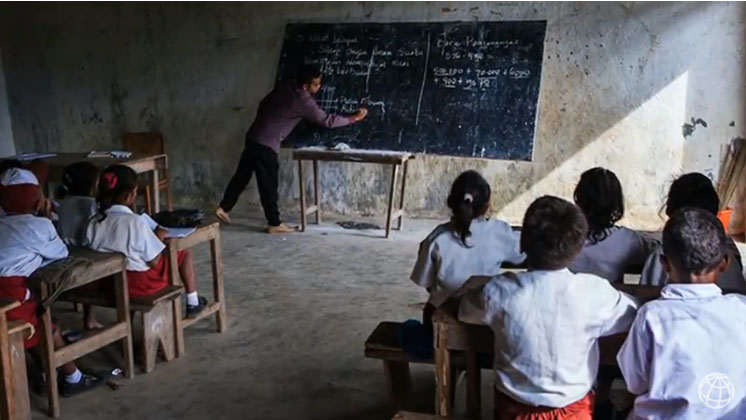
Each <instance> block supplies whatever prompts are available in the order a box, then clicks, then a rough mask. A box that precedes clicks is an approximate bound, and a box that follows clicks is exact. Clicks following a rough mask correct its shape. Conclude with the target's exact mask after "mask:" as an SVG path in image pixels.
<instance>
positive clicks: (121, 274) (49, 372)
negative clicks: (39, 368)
mask: <svg viewBox="0 0 746 420" xmlns="http://www.w3.org/2000/svg"><path fill="white" fill-rule="evenodd" d="M70 254H71V255H75V256H79V257H83V258H87V259H89V260H91V261H93V267H91V269H90V270H88V271H86V272H85V275H82V276H79V277H77V278H76V279H75V281H74V283H73V284H71V285H69V286H68V287H67V288H66V289H65V290H71V289H74V288H76V287H80V286H83V285H86V284H88V283H92V282H94V281H96V280H100V279H104V278H107V277H113V279H114V283H115V295H116V306H117V323H116V324H113V325H108V326H106V327H104V328H102V329H100V330H96V331H95V332H93V333H91V334H88V335H86V336H85V337H84V338H82V339H81V340H79V341H76V342H75V343H73V344H69V345H67V346H65V347H62V348H60V349H57V350H55V349H54V343H53V341H52V314H51V310H50V309H49V308H47V309H45V310H43V312H42V315H41V322H40V323H39V327H40V330H41V331H40V332H41V343H40V346H41V351H42V360H43V362H44V371H45V373H46V381H47V398H48V400H49V406H48V414H49V416H50V417H59V415H60V397H59V390H58V389H57V368H58V367H60V366H62V365H64V364H65V363H68V362H71V361H73V360H75V359H78V358H80V357H82V356H84V355H86V354H88V353H92V352H94V351H96V350H98V349H100V348H103V347H105V346H107V345H109V344H111V343H113V342H115V341H121V342H122V351H123V355H124V361H123V366H122V369H123V370H124V375H125V377H126V378H128V379H131V378H132V377H133V375H134V360H133V355H132V328H131V325H130V311H129V292H128V289H127V271H126V270H127V268H126V263H125V259H124V256H123V255H120V254H103V253H99V252H94V251H90V250H86V249H82V248H70ZM49 292H50V291H49V290H47V288H46V287H45V286H44V285H42V290H41V296H39V298H40V301H43V300H44V299H46V298H47V296H48V295H49Z"/></svg>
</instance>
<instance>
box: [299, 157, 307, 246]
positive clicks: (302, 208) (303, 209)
mask: <svg viewBox="0 0 746 420" xmlns="http://www.w3.org/2000/svg"><path fill="white" fill-rule="evenodd" d="M298 185H300V231H301V232H305V231H306V188H305V187H306V186H305V183H304V182H303V161H302V160H300V159H298Z"/></svg>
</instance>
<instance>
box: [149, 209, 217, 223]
mask: <svg viewBox="0 0 746 420" xmlns="http://www.w3.org/2000/svg"><path fill="white" fill-rule="evenodd" d="M204 218H205V212H203V211H202V210H188V209H182V210H173V211H162V212H159V213H156V214H155V215H153V220H155V221H156V223H158V224H159V225H161V226H163V227H172V228H192V227H197V226H199V224H200V223H202V219H204Z"/></svg>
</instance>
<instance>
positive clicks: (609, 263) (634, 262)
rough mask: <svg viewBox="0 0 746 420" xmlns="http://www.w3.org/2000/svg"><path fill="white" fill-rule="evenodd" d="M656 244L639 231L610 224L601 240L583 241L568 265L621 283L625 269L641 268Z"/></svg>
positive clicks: (575, 269)
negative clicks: (581, 248) (577, 252)
mask: <svg viewBox="0 0 746 420" xmlns="http://www.w3.org/2000/svg"><path fill="white" fill-rule="evenodd" d="M657 245H658V241H656V240H655V239H653V238H648V237H646V236H645V235H644V234H642V233H640V232H637V231H635V230H632V229H627V228H625V227H619V226H614V227H612V228H609V229H607V230H606V237H605V238H604V239H603V240H600V241H593V240H591V239H588V240H586V243H585V246H583V250H582V251H580V254H579V255H578V256H577V258H575V261H574V262H573V263H572V264H571V265H570V267H569V268H570V270H571V271H573V272H575V273H589V274H595V275H597V276H599V277H601V278H604V279H606V280H608V281H610V282H612V283H621V282H623V281H624V273H625V272H626V271H627V269H628V268H629V267H633V266H634V267H642V265H643V264H645V260H646V259H647V258H648V256H649V255H650V253H651V252H653V251H654V250H655V248H656V246H657Z"/></svg>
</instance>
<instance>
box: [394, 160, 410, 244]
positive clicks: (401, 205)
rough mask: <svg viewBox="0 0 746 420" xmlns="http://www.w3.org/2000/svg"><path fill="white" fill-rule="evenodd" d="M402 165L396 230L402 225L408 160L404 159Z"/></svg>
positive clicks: (400, 228)
mask: <svg viewBox="0 0 746 420" xmlns="http://www.w3.org/2000/svg"><path fill="white" fill-rule="evenodd" d="M403 166H404V168H403V170H402V174H401V191H400V195H399V210H401V214H400V215H399V221H398V223H397V227H396V230H402V226H404V188H406V186H407V168H408V167H409V161H408V160H405V161H404V164H403Z"/></svg>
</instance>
